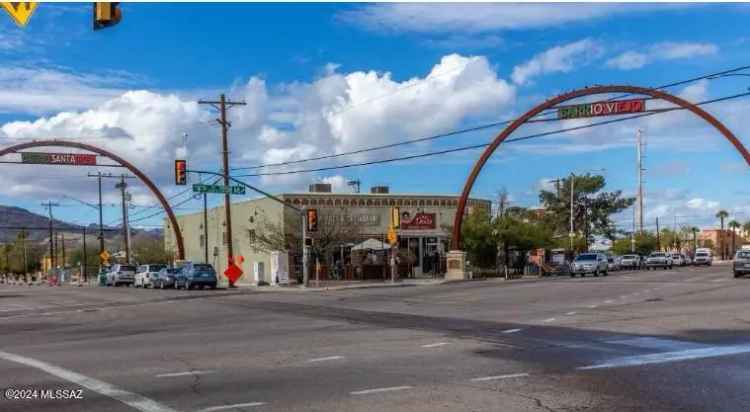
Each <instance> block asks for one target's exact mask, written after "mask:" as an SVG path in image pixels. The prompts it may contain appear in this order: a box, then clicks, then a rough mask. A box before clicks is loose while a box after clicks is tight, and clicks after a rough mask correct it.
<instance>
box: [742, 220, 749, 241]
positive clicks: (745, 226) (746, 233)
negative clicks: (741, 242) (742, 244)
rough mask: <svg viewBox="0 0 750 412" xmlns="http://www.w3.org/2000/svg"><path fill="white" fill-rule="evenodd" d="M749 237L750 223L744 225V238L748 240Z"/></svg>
mask: <svg viewBox="0 0 750 412" xmlns="http://www.w3.org/2000/svg"><path fill="white" fill-rule="evenodd" d="M748 236H750V221H747V222H745V223H744V224H743V225H742V237H744V238H745V239H747V238H748Z"/></svg>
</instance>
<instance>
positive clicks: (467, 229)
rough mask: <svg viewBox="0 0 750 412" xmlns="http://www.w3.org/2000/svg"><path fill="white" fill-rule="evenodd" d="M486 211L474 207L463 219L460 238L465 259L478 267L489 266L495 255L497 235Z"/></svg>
mask: <svg viewBox="0 0 750 412" xmlns="http://www.w3.org/2000/svg"><path fill="white" fill-rule="evenodd" d="M493 230H494V227H493V223H492V221H491V219H490V216H489V214H488V213H487V211H485V210H483V209H476V210H475V211H473V212H472V213H470V214H469V215H468V216H466V219H465V220H464V223H463V226H462V227H461V238H462V239H463V246H464V250H466V254H467V260H468V261H469V262H471V263H472V264H473V265H476V266H479V267H491V266H494V264H495V257H496V256H497V235H496V233H494V232H493Z"/></svg>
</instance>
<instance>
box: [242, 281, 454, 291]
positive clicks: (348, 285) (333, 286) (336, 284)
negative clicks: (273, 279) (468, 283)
mask: <svg viewBox="0 0 750 412" xmlns="http://www.w3.org/2000/svg"><path fill="white" fill-rule="evenodd" d="M446 282H448V281H446V280H445V279H402V280H399V281H397V282H396V283H391V282H390V281H346V280H326V281H321V282H320V285H319V286H318V285H316V284H315V280H310V286H309V287H307V288H306V287H303V286H302V285H297V284H295V285H291V286H251V287H249V288H250V289H252V290H256V291H258V292H321V291H328V290H330V291H334V290H346V289H368V288H400V287H410V286H431V285H441V284H443V283H446ZM242 288H243V289H244V287H242Z"/></svg>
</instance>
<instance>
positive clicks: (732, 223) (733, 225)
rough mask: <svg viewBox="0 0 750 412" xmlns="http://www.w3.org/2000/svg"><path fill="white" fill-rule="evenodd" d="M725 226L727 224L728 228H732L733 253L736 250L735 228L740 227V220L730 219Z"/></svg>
mask: <svg viewBox="0 0 750 412" xmlns="http://www.w3.org/2000/svg"><path fill="white" fill-rule="evenodd" d="M727 226H729V228H730V229H732V249H731V250H732V253H731V254H732V255H734V252H735V251H736V250H737V229H739V228H740V227H742V225H740V222H738V221H736V220H734V219H733V220H730V221H729V223H727Z"/></svg>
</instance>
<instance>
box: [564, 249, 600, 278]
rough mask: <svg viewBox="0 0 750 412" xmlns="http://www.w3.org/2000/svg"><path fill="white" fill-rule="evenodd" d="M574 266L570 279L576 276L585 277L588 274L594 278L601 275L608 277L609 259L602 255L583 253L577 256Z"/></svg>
mask: <svg viewBox="0 0 750 412" xmlns="http://www.w3.org/2000/svg"><path fill="white" fill-rule="evenodd" d="M572 266H573V267H572V270H571V272H570V277H574V276H575V275H581V277H585V276H586V274H587V273H591V274H593V275H594V276H599V274H600V273H601V274H603V275H604V276H607V271H608V264H607V257H606V256H604V255H603V254H601V253H593V252H592V253H582V254H580V255H578V256H576V258H575V259H574V260H573V265H572Z"/></svg>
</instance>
